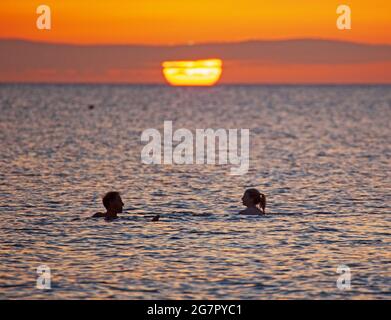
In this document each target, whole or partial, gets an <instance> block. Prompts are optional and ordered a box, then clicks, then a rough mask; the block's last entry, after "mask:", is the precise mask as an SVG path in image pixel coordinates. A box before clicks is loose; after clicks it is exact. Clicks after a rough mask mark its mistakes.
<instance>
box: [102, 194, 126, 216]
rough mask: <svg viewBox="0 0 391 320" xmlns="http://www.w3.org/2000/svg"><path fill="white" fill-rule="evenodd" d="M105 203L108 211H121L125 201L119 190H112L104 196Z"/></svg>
mask: <svg viewBox="0 0 391 320" xmlns="http://www.w3.org/2000/svg"><path fill="white" fill-rule="evenodd" d="M102 201H103V205H104V206H105V208H106V210H107V212H113V213H121V212H122V208H123V207H124V203H123V202H122V199H121V196H120V195H119V192H115V191H111V192H108V193H106V195H105V196H104V197H103V200H102Z"/></svg>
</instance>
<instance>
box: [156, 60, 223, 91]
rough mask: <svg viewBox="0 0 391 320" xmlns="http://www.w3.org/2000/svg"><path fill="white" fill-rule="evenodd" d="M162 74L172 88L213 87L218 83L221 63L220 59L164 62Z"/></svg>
mask: <svg viewBox="0 0 391 320" xmlns="http://www.w3.org/2000/svg"><path fill="white" fill-rule="evenodd" d="M162 66H163V74H164V77H165V78H166V80H167V82H168V83H169V84H170V85H172V86H213V85H215V84H216V83H217V81H219V79H220V77H221V73H222V66H223V63H222V61H221V60H220V59H207V60H193V61H184V60H183V61H164V62H163V63H162Z"/></svg>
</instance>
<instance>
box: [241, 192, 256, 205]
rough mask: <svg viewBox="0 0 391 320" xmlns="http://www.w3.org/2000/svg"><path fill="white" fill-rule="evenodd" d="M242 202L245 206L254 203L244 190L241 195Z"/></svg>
mask: <svg viewBox="0 0 391 320" xmlns="http://www.w3.org/2000/svg"><path fill="white" fill-rule="evenodd" d="M242 203H243V205H245V206H246V207H251V206H253V205H254V201H253V199H252V198H251V197H250V196H249V195H248V192H245V193H244V195H243V197H242Z"/></svg>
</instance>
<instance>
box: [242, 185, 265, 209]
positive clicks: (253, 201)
mask: <svg viewBox="0 0 391 320" xmlns="http://www.w3.org/2000/svg"><path fill="white" fill-rule="evenodd" d="M242 202H243V204H244V205H245V206H246V207H248V208H249V207H254V206H256V205H258V206H259V208H260V209H261V210H262V212H263V213H265V208H266V197H265V195H264V194H263V193H260V192H259V191H258V190H257V189H247V190H246V191H245V192H244V195H243V197H242Z"/></svg>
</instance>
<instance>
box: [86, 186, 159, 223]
mask: <svg viewBox="0 0 391 320" xmlns="http://www.w3.org/2000/svg"><path fill="white" fill-rule="evenodd" d="M102 202H103V205H104V207H105V208H106V213H101V212H97V213H95V214H94V215H93V216H92V218H105V219H106V220H113V219H117V218H118V215H117V214H118V213H122V209H123V207H124V203H123V202H122V199H121V196H120V194H119V192H115V191H111V192H108V193H106V195H105V196H104V197H103V199H102ZM159 219H160V215H158V214H157V215H155V216H154V217H153V218H152V220H151V221H159Z"/></svg>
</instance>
